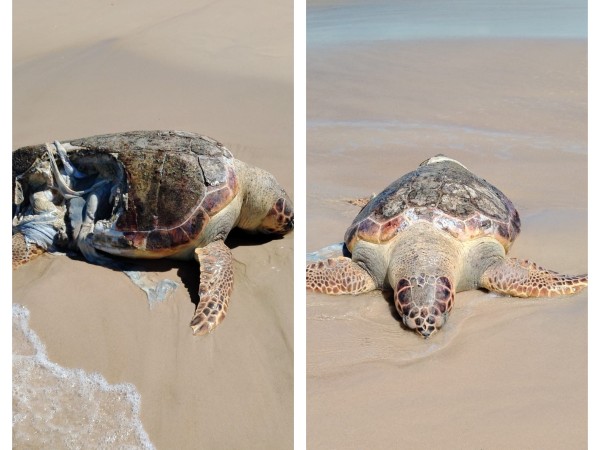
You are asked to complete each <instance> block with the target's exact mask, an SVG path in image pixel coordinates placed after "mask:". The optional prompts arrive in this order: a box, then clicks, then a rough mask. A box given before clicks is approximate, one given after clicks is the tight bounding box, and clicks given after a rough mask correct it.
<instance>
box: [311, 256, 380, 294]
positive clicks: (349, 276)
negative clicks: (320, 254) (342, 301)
mask: <svg viewBox="0 0 600 450" xmlns="http://www.w3.org/2000/svg"><path fill="white" fill-rule="evenodd" d="M306 286H307V287H308V288H309V289H311V290H313V291H315V292H322V293H323V294H330V295H338V294H362V293H364V292H369V291H372V290H374V289H376V287H377V286H376V285H375V281H374V280H373V278H372V277H371V275H369V273H368V272H367V271H366V270H365V269H363V268H362V267H360V266H359V265H358V264H356V263H355V262H353V261H352V260H351V259H350V258H346V257H345V256H339V257H337V258H328V259H326V260H324V261H317V262H314V263H311V264H309V265H307V266H306Z"/></svg>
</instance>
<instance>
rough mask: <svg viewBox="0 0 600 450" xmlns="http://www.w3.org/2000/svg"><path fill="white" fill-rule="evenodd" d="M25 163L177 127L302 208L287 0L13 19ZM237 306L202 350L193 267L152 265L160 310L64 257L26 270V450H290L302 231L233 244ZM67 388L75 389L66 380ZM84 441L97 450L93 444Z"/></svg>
mask: <svg viewBox="0 0 600 450" xmlns="http://www.w3.org/2000/svg"><path fill="white" fill-rule="evenodd" d="M13 12H14V17H13V30H14V40H13V105H14V106H13V149H16V148H19V147H21V146H24V145H30V144H39V143H43V142H49V141H53V140H55V139H58V140H64V139H73V138H78V137H84V136H91V135H95V134H104V133H111V132H119V131H129V130H152V129H177V130H186V131H192V132H198V133H202V134H205V135H208V136H211V137H213V138H215V139H218V140H219V141H220V142H222V143H223V144H224V145H226V146H227V147H228V148H229V149H230V150H231V151H232V153H233V154H234V156H235V157H237V158H238V159H241V160H243V161H245V162H248V163H251V164H253V165H256V166H258V167H261V168H263V169H266V170H268V171H269V172H271V173H273V174H274V175H275V177H276V178H277V179H278V181H279V182H280V184H281V185H282V186H284V187H285V189H286V190H287V192H288V194H289V195H290V197H291V198H293V195H294V192H293V164H292V161H293V108H292V105H293V73H292V71H293V67H292V62H293V52H292V50H293V49H292V36H293V34H292V30H293V18H292V3H291V2H277V1H270V0H264V1H263V0H261V1H260V2H259V3H258V4H257V3H253V4H247V3H244V2H239V1H222V2H218V3H214V2H204V1H201V2H198V1H185V0H184V1H178V2H175V3H168V4H167V3H164V2H158V1H151V2H142V1H134V2H126V3H122V2H116V1H102V2H83V3H78V4H73V3H72V2H67V1H62V0H60V1H57V2H52V4H47V5H46V4H44V5H40V4H39V3H37V2H33V1H24V2H18V3H15V4H14V5H13ZM228 244H229V245H230V246H231V247H232V249H233V255H234V259H235V264H234V270H235V283H234V291H233V297H232V299H231V303H230V309H229V313H228V315H227V318H226V320H225V321H224V322H223V323H222V324H221V325H220V326H219V328H218V329H217V330H216V331H215V332H214V333H212V334H211V335H208V336H205V337H194V336H192V333H191V329H190V327H189V321H190V320H191V318H192V315H193V312H194V309H195V305H194V302H197V301H198V295H197V289H198V273H199V272H198V267H197V265H195V264H194V263H184V262H172V261H159V262H152V263H148V265H147V267H148V269H147V270H148V272H147V274H148V275H151V276H153V277H156V278H157V279H162V278H166V279H169V280H172V281H174V282H176V283H178V287H177V289H176V290H175V292H174V293H173V295H172V296H171V297H170V298H169V299H168V300H167V301H165V302H162V303H160V304H157V305H155V306H153V307H152V308H150V307H149V304H148V301H147V299H146V295H145V294H144V292H143V291H142V290H140V289H139V288H138V287H136V286H135V285H134V284H133V283H132V282H131V281H130V280H129V279H128V278H127V276H125V275H124V274H123V273H120V272H116V271H113V270H110V269H106V268H103V267H99V266H94V265H91V264H88V263H86V262H85V261H84V260H83V259H77V258H71V257H68V256H63V255H48V254H47V255H43V256H42V257H40V258H38V259H36V260H34V261H32V262H31V263H30V264H29V265H27V266H25V267H23V268H21V269H19V270H17V271H15V272H13V303H14V304H17V305H21V306H22V307H23V308H24V309H23V308H21V307H20V306H17V307H15V308H16V309H13V415H14V426H13V448H81V446H82V445H83V446H84V447H89V448H92V447H93V448H123V446H126V445H130V446H132V447H129V448H157V449H168V448H182V449H192V448H194V449H198V448H206V449H208V448H210V449H217V448H224V449H225V448H261V449H264V448H272V449H283V448H291V447H292V445H293V347H294V344H293V295H292V292H293V290H292V285H293V281H292V280H293V275H292V270H293V258H292V254H293V233H292V234H290V235H287V236H285V237H284V238H283V239H277V240H271V241H268V242H263V241H259V242H256V241H255V240H253V239H251V238H248V237H247V236H243V235H241V236H240V235H235V236H233V237H232V239H230V240H228ZM65 380H66V381H65ZM84 444H85V445H84Z"/></svg>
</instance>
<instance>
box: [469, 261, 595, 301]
mask: <svg viewBox="0 0 600 450" xmlns="http://www.w3.org/2000/svg"><path fill="white" fill-rule="evenodd" d="M587 284H588V278H587V274H586V275H562V274H560V273H558V272H554V271H552V270H546V269H544V268H543V267H540V266H538V265H537V264H535V263H533V262H530V261H527V260H525V261H519V260H517V259H514V258H510V259H509V258H506V259H503V260H501V261H499V262H498V263H496V264H494V265H492V266H491V267H490V268H488V269H487V270H486V271H485V272H484V273H483V275H482V276H481V280H480V283H479V285H480V287H482V288H484V289H487V290H489V291H493V292H498V293H500V294H508V295H512V296H514V297H557V296H559V295H571V294H576V293H577V292H579V291H581V290H582V289H584V288H585V287H586V286H587Z"/></svg>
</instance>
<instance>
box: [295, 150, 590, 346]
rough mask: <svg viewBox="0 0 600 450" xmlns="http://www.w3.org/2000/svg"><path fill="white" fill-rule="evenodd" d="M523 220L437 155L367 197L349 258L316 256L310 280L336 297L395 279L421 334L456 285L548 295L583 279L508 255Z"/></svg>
mask: <svg viewBox="0 0 600 450" xmlns="http://www.w3.org/2000/svg"><path fill="white" fill-rule="evenodd" d="M520 226H521V223H520V219H519V214H518V213H517V210H516V209H515V207H514V206H513V204H512V203H511V201H510V200H509V199H508V198H507V197H506V196H505V195H504V194H503V193H502V192H500V191H499V190H498V189H496V188H495V187H494V186H492V185H491V184H490V183H488V182H487V181H485V180H483V179H482V178H479V177H478V176H476V175H474V174H473V173H471V172H470V171H469V170H468V169H467V168H466V167H465V166H463V165H462V164H461V163H460V162H458V161H455V160H453V159H451V158H448V157H445V156H443V155H437V156H434V157H432V158H430V159H428V160H426V161H424V162H423V163H421V165H420V166H419V167H418V168H417V169H416V170H415V171H413V172H410V173H408V174H406V175H404V176H403V177H401V178H399V179H398V180H396V181H394V182H393V183H392V184H390V185H389V186H388V187H387V188H385V189H384V190H383V192H381V193H380V194H379V195H377V196H375V197H373V198H372V199H371V200H370V201H368V202H367V203H366V204H365V206H364V207H363V209H362V210H361V211H360V212H359V214H358V215H357V216H356V218H355V219H354V221H353V222H352V225H350V227H349V228H348V230H347V231H346V235H345V237H344V241H345V247H346V249H347V250H348V251H349V252H350V253H351V257H349V256H336V257H330V258H327V259H324V258H321V259H317V260H316V261H314V262H310V263H309V264H308V265H307V267H306V285H307V288H308V289H310V290H313V291H316V292H322V293H326V294H333V295H338V294H360V293H363V292H368V291H371V290H373V289H382V288H385V287H392V288H393V290H394V304H395V307H396V309H397V310H398V313H399V314H400V316H401V317H402V321H403V322H404V324H405V325H406V326H407V327H409V328H411V329H414V330H416V331H417V332H418V333H419V334H420V335H421V336H423V337H425V338H427V337H429V336H431V335H432V334H433V333H435V332H436V331H437V330H439V329H440V328H441V327H442V326H443V325H444V323H445V322H446V320H447V319H448V315H449V313H450V311H451V310H452V306H453V304H454V295H455V292H460V291H465V290H470V289H477V288H484V289H487V290H489V291H493V292H497V293H500V294H507V295H512V296H516V297H552V296H557V295H565V294H574V293H576V292H579V291H580V290H582V289H583V288H584V287H585V286H587V275H577V276H570V275H561V274H559V273H557V272H553V271H550V270H546V269H544V268H542V267H540V266H538V265H537V264H535V263H532V262H529V261H519V260H516V259H512V258H507V256H506V253H507V251H508V249H509V248H510V246H511V244H512V243H513V241H514V240H515V238H516V237H517V235H518V234H519V230H520ZM318 255H319V254H318Z"/></svg>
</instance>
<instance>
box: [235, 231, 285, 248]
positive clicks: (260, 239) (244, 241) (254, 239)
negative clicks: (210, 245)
mask: <svg viewBox="0 0 600 450" xmlns="http://www.w3.org/2000/svg"><path fill="white" fill-rule="evenodd" d="M288 234H290V233H288ZM283 238H284V236H282V235H279V234H263V233H251V232H248V231H244V230H240V229H238V228H234V229H233V230H231V231H230V232H229V235H228V236H227V239H225V245H227V247H229V248H230V249H232V250H233V249H234V248H237V247H240V246H241V247H253V246H256V245H263V244H267V243H269V242H271V241H279V240H281V239H283Z"/></svg>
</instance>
